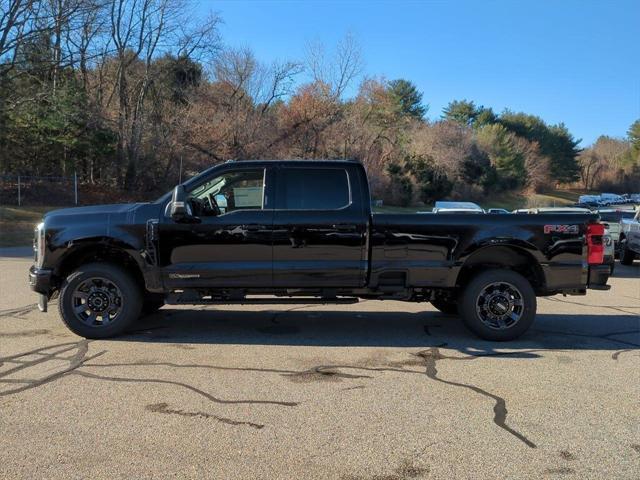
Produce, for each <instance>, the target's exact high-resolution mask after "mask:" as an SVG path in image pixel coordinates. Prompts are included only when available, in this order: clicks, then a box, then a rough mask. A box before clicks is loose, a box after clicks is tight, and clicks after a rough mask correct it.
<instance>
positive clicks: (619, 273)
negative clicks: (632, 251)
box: [611, 261, 640, 280]
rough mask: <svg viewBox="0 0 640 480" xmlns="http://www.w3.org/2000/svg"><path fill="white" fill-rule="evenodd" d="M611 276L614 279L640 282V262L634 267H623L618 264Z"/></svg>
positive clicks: (635, 263)
mask: <svg viewBox="0 0 640 480" xmlns="http://www.w3.org/2000/svg"><path fill="white" fill-rule="evenodd" d="M611 276H612V277H613V278H636V279H638V280H640V262H637V261H636V262H634V264H633V265H622V264H621V263H620V262H616V266H615V269H614V271H613V275H611Z"/></svg>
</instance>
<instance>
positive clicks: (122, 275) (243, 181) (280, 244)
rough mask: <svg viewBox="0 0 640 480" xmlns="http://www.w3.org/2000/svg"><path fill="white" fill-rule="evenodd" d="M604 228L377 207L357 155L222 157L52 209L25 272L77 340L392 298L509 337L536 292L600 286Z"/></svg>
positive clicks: (530, 315) (580, 218)
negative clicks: (144, 185) (221, 314)
mask: <svg viewBox="0 0 640 480" xmlns="http://www.w3.org/2000/svg"><path fill="white" fill-rule="evenodd" d="M603 233H604V229H603V226H602V224H600V223H598V216H597V215H596V214H593V215H591V214H587V215H585V214H576V215H573V214H568V215H567V214H565V215H553V214H548V215H547V214H541V215H526V214H512V215H483V214H454V213H450V214H448V213H436V214H433V213H427V214H372V212H371V201H370V196H369V185H368V182H367V178H366V174H365V170H364V168H363V167H362V165H361V164H359V163H357V162H351V161H241V162H227V163H224V164H221V165H217V166H214V167H212V168H210V169H208V170H206V171H204V172H202V173H201V174H199V175H197V176H195V177H194V178H192V179H190V180H189V181H187V182H185V183H184V184H181V185H178V186H177V187H176V188H175V189H174V190H173V192H170V193H167V194H166V195H164V196H163V197H161V198H160V199H158V200H157V201H155V202H152V203H137V204H127V205H102V206H95V207H80V208H70V209H64V210H57V211H53V212H50V213H48V214H46V215H45V217H44V219H43V221H42V223H40V224H39V225H38V226H37V227H36V232H35V243H34V249H35V264H34V265H33V266H32V267H31V270H30V272H29V276H30V284H31V287H32V289H33V290H34V291H36V292H38V293H39V294H40V301H39V304H40V308H41V310H46V308H47V301H48V300H49V299H51V298H53V297H54V296H59V302H58V305H59V310H60V315H61V316H62V319H63V320H64V322H65V323H66V325H67V326H68V327H69V328H70V329H71V330H72V331H73V332H75V333H77V334H78V335H81V336H84V337H87V338H105V337H110V336H113V335H117V334H119V333H121V332H123V331H124V330H126V329H127V328H128V327H129V326H130V325H131V324H132V322H134V321H135V320H136V319H137V318H138V317H139V316H140V315H141V313H149V312H152V311H154V310H156V309H158V308H160V307H161V306H162V305H163V304H165V303H167V304H233V303H238V304H248V303H277V304H282V303H301V304H313V303H354V302H357V301H358V300H359V299H378V300H387V299H389V300H403V301H410V302H431V303H432V304H433V305H434V306H435V307H436V308H437V309H439V310H441V311H442V312H445V313H451V314H453V313H458V314H459V315H460V316H461V317H462V319H463V320H464V322H465V323H466V325H467V326H468V327H469V328H470V329H471V330H472V331H473V332H475V333H476V334H477V335H479V336H480V337H482V338H485V339H489V340H509V339H513V338H516V337H518V336H519V335H521V334H522V333H523V332H524V331H525V330H527V328H528V327H529V326H530V325H531V323H532V322H533V320H534V317H535V314H536V296H542V295H554V294H558V293H562V294H570V295H582V294H585V293H586V289H587V288H595V289H601V290H602V289H608V288H609V286H608V285H607V284H606V282H607V280H608V277H609V267H608V266H606V265H602V257H603V244H602V235H603ZM389 321H393V319H392V318H390V320H389Z"/></svg>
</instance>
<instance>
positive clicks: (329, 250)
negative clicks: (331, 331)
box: [273, 164, 368, 289]
mask: <svg viewBox="0 0 640 480" xmlns="http://www.w3.org/2000/svg"><path fill="white" fill-rule="evenodd" d="M277 170H278V174H277V181H276V209H275V212H274V217H273V283H274V286H275V287H287V288H292V289H295V288H309V287H325V288H336V287H351V288H355V287H360V286H363V285H364V282H365V277H366V262H367V258H366V249H365V247H366V232H367V227H368V214H367V215H365V213H364V211H363V208H362V193H361V187H360V185H361V184H360V182H361V179H359V178H358V175H359V173H358V170H357V169H356V168H353V169H349V168H344V167H342V166H340V167H335V168H334V167H326V166H319V167H314V166H294V165H292V166H290V167H289V166H286V164H281V166H280V167H279V168H278V169H277ZM367 211H368V210H367Z"/></svg>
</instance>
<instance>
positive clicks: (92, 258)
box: [54, 237, 145, 289]
mask: <svg viewBox="0 0 640 480" xmlns="http://www.w3.org/2000/svg"><path fill="white" fill-rule="evenodd" d="M136 253H137V252H136V250H135V249H134V248H133V247H132V246H131V245H128V244H126V243H123V242H118V241H113V239H109V238H104V237H100V238H89V239H83V240H81V241H79V242H74V244H73V246H72V247H71V248H70V249H69V250H68V251H67V252H66V253H65V255H64V256H63V257H62V258H61V259H60V261H59V262H58V264H57V266H56V268H55V269H54V274H55V275H56V276H57V277H59V278H61V279H64V278H66V277H67V276H68V275H69V274H70V273H71V272H73V271H74V270H76V269H77V268H78V267H79V266H81V265H84V264H87V263H93V262H102V263H109V264H112V265H116V266H118V267H120V268H122V269H124V270H125V271H127V272H128V273H130V274H131V276H132V277H133V278H134V279H135V281H136V283H138V285H139V286H140V288H142V289H144V288H145V280H144V274H143V265H144V264H143V260H142V258H141V257H140V258H138V257H139V255H136Z"/></svg>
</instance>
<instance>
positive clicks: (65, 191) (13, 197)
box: [0, 174, 78, 206]
mask: <svg viewBox="0 0 640 480" xmlns="http://www.w3.org/2000/svg"><path fill="white" fill-rule="evenodd" d="M0 205H17V206H68V205H78V176H77V175H75V174H74V175H73V176H70V177H45V176H34V175H0Z"/></svg>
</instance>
